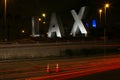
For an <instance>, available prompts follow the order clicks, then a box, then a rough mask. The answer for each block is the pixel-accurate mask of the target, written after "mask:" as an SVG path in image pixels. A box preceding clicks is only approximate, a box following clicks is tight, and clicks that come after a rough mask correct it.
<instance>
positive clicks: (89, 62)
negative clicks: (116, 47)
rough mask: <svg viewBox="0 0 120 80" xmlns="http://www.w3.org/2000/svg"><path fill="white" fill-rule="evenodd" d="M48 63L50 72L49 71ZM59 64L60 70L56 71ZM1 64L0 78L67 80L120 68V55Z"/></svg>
mask: <svg viewBox="0 0 120 80" xmlns="http://www.w3.org/2000/svg"><path fill="white" fill-rule="evenodd" d="M48 64H49V68H50V72H47V65H48ZM57 64H58V69H59V71H58V72H56V65H57ZM0 66H1V67H0V80H67V79H77V78H82V77H84V76H89V75H93V74H98V73H102V72H106V71H111V70H116V69H120V55H116V56H114V55H111V56H106V57H105V56H104V57H90V58H89V57H88V58H81V59H80V58H77V59H76V58H73V59H60V60H58V59H57V60H38V61H8V62H7V61H6V62H0ZM83 80H84V79H83Z"/></svg>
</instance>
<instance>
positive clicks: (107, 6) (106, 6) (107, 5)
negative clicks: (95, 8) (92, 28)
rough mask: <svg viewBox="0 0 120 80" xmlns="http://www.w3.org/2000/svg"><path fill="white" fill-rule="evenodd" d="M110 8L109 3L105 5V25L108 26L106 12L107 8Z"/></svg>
mask: <svg viewBox="0 0 120 80" xmlns="http://www.w3.org/2000/svg"><path fill="white" fill-rule="evenodd" d="M109 7H110V4H109V3H106V4H105V5H104V9H105V24H106V10H107V8H109Z"/></svg>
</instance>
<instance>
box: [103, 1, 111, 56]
mask: <svg viewBox="0 0 120 80" xmlns="http://www.w3.org/2000/svg"><path fill="white" fill-rule="evenodd" d="M109 7H110V4H109V3H106V4H105V5H104V9H105V25H106V9H107V8H109ZM105 44H106V27H104V56H105V54H106V46H105Z"/></svg>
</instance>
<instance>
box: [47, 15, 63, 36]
mask: <svg viewBox="0 0 120 80" xmlns="http://www.w3.org/2000/svg"><path fill="white" fill-rule="evenodd" d="M47 34H48V37H49V38H51V37H55V34H56V36H57V37H59V38H61V37H62V36H63V35H64V31H63V27H62V24H61V23H60V24H59V23H58V20H57V17H56V14H55V13H53V14H52V16H51V22H50V26H49V30H48V33H47Z"/></svg>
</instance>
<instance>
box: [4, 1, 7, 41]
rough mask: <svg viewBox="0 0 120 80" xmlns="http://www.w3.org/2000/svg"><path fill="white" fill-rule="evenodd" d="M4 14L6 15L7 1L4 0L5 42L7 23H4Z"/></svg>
mask: <svg viewBox="0 0 120 80" xmlns="http://www.w3.org/2000/svg"><path fill="white" fill-rule="evenodd" d="M6 13H7V0H4V27H5V31H4V34H5V41H7V22H6Z"/></svg>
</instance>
